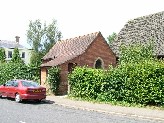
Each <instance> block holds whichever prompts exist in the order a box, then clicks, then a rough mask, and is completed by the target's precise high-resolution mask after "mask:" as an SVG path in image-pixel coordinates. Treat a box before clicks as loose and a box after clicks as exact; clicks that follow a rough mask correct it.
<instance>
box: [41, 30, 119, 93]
mask: <svg viewBox="0 0 164 123" xmlns="http://www.w3.org/2000/svg"><path fill="white" fill-rule="evenodd" d="M115 64H116V57H115V54H114V53H113V51H112V50H111V49H110V48H109V45H108V44H107V42H106V41H105V39H104V37H103V36H102V34H101V32H96V33H91V34H88V35H84V36H79V37H75V38H70V39H67V40H64V41H58V42H57V43H56V44H55V45H54V46H53V47H52V49H50V51H49V52H48V53H47V54H46V55H45V56H44V57H43V63H42V65H41V85H43V86H46V85H45V81H46V77H47V75H48V74H47V69H48V68H50V67H52V66H58V67H59V68H60V69H61V73H60V76H61V82H60V85H59V92H58V93H59V94H67V91H68V81H67V76H68V73H69V72H70V71H71V70H72V68H73V67H75V66H88V67H91V68H103V69H108V67H109V65H115Z"/></svg>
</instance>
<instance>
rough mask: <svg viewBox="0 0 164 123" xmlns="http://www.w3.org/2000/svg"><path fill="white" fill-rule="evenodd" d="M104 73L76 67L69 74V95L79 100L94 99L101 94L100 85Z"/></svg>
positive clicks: (98, 70) (99, 70)
mask: <svg viewBox="0 0 164 123" xmlns="http://www.w3.org/2000/svg"><path fill="white" fill-rule="evenodd" d="M103 76H104V71H103V70H101V69H95V70H94V69H91V68H87V67H82V68H80V67H76V68H75V69H74V71H73V72H72V74H69V76H68V78H69V83H70V85H71V88H70V89H71V90H70V95H72V96H75V97H80V98H87V99H96V98H97V96H98V94H99V93H100V92H101V84H102V83H103V82H104V79H103Z"/></svg>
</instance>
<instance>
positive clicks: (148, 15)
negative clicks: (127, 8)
mask: <svg viewBox="0 0 164 123" xmlns="http://www.w3.org/2000/svg"><path fill="white" fill-rule="evenodd" d="M162 13H163V17H164V11H161V12H156V13H153V14H147V15H143V16H140V17H136V18H133V19H129V20H128V21H127V23H129V22H131V21H134V20H138V19H142V18H145V17H150V16H152V15H156V14H162Z"/></svg>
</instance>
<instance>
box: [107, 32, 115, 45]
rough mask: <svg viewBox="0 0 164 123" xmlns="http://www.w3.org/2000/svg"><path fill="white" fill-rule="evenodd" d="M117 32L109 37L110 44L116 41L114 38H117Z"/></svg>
mask: <svg viewBox="0 0 164 123" xmlns="http://www.w3.org/2000/svg"><path fill="white" fill-rule="evenodd" d="M116 36H117V34H116V33H115V32H113V33H112V34H111V35H109V36H108V37H107V39H108V44H110V43H112V42H113V41H114V39H115V38H116Z"/></svg>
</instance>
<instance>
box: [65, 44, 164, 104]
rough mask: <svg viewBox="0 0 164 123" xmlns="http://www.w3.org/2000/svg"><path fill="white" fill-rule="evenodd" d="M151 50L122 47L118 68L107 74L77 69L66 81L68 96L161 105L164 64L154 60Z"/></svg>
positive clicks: (163, 100)
mask: <svg viewBox="0 0 164 123" xmlns="http://www.w3.org/2000/svg"><path fill="white" fill-rule="evenodd" d="M151 48H152V47H151V45H150V46H146V47H145V46H141V45H136V47H135V46H131V47H128V48H126V47H124V49H123V50H122V54H121V57H120V64H119V65H118V66H117V67H115V68H113V67H110V68H109V70H107V71H103V70H97V69H91V68H87V67H81V68H80V67H76V68H75V69H74V71H73V72H72V74H70V75H69V77H68V79H69V83H70V85H71V89H70V96H73V97H80V98H85V99H89V100H100V101H122V102H127V103H135V104H142V105H164V88H163V87H164V61H162V60H157V59H155V58H153V57H152V53H153V52H152V49H151ZM130 54H131V55H132V56H131V55H130Z"/></svg>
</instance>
